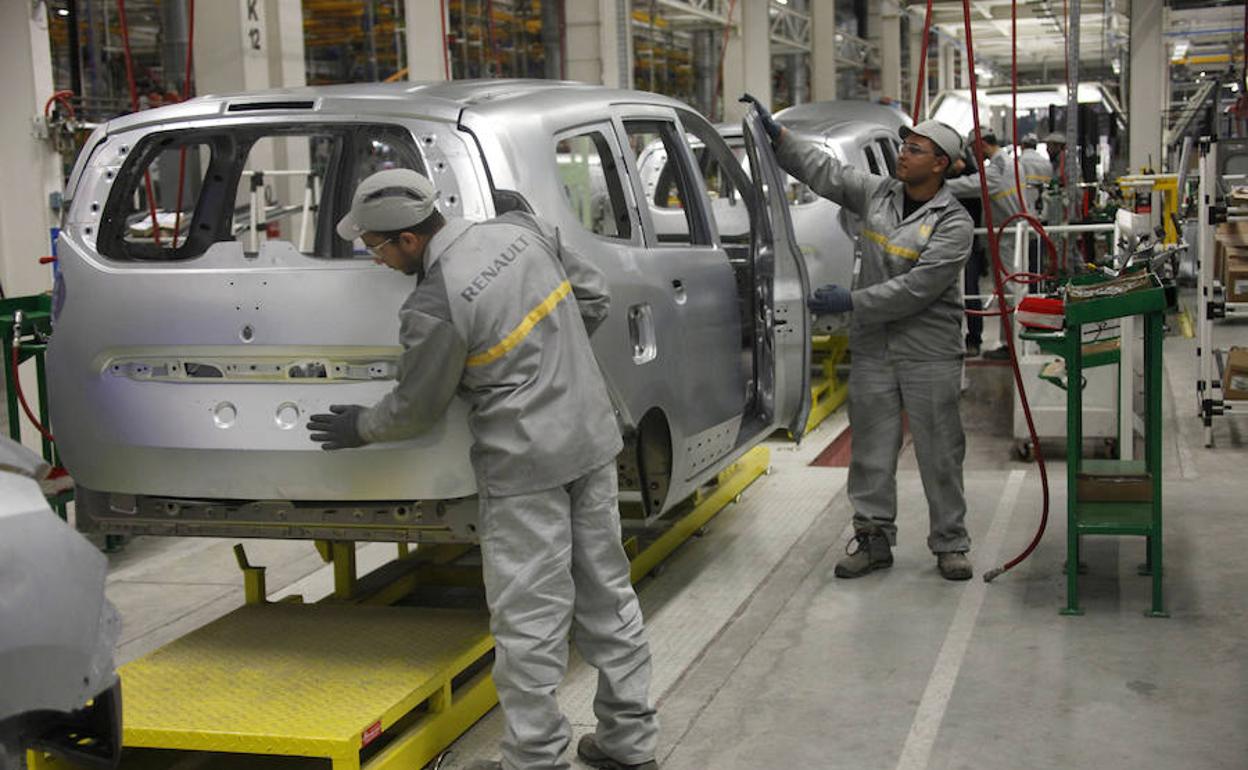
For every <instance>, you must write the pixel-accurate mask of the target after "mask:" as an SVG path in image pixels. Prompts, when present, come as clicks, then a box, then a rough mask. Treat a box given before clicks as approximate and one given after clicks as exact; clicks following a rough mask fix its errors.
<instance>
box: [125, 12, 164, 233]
mask: <svg viewBox="0 0 1248 770" xmlns="http://www.w3.org/2000/svg"><path fill="white" fill-rule="evenodd" d="M117 19H118V21H119V22H120V24H121V44H122V49H123V50H124V51H125V54H126V83H127V84H128V85H129V86H130V109H131V111H133V112H138V111H139V88H138V86H136V85H135V83H134V57H133V56H131V54H130V25H129V23H128V22H127V21H126V0H117ZM143 183H144V184H145V185H146V190H147V206H148V208H149V209H150V210H151V212H152V239H153V240H155V241H156V247H157V248H159V247H160V223H159V222H157V221H156V196H155V195H154V194H153V192H152V172H151V171H150V170H149V171H144V172H143Z"/></svg>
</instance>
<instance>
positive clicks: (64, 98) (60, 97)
mask: <svg viewBox="0 0 1248 770" xmlns="http://www.w3.org/2000/svg"><path fill="white" fill-rule="evenodd" d="M73 95H74V92H73V91H57V92H56V93H54V94H52V95H51V96H50V97H48V100H47V101H46V102H44V103H43V117H44V118H49V117H51V114H50V112H49V111H50V110H51V109H52V103H53V102H60V103H61V104H63V105H64V106H65V112H66V113H68V114H69V119H70V120H73V119H74V103H73V102H71V101H70V99H71V98H73Z"/></svg>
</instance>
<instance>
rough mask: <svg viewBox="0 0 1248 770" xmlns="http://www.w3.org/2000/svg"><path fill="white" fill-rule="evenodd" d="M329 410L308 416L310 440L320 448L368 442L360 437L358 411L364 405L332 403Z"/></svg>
mask: <svg viewBox="0 0 1248 770" xmlns="http://www.w3.org/2000/svg"><path fill="white" fill-rule="evenodd" d="M329 411H330V412H332V414H314V415H312V416H311V417H309V418H308V420H309V422H308V430H310V431H312V440H313V441H315V442H316V443H318V444H320V445H321V449H331V450H332V449H353V448H355V447H360V446H364V445H365V444H367V443H368V442H367V441H365V440H364V439H363V438H361V437H360V428H359V420H360V412H363V411H364V407H362V406H356V405H354V404H352V405H348V406H343V405H340V404H334V405H333V406H331V407H330V408H329Z"/></svg>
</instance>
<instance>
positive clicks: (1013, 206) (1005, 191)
mask: <svg viewBox="0 0 1248 770" xmlns="http://www.w3.org/2000/svg"><path fill="white" fill-rule="evenodd" d="M967 143H968V144H969V145H970V146H971V147H975V146H976V140H975V134H974V132H972V133H971V134H969V135H968V136H967ZM978 148H979V152H981V153H983V156H984V175H985V179H986V181H987V182H988V198H989V201H990V204H991V210H992V227H993V229H994V230H997V229H999V228H1000V227H1001V225H1003V224H1005V223H1006V220H1008V219H1009V218H1010V217H1012V216H1014V215H1015V214H1017V213H1018V212H1019V211H1020V210H1021V206H1020V204H1019V197H1018V191H1019V189H1020V187H1021V186H1020V185H1019V184H1018V183H1017V182H1016V177H1015V175H1014V161H1013V160H1012V159H1009V158H1007V157H1006V154H1005V153H1004V152H1002V150H1001V142H1000V141H998V140H997V135H996V134H994V133H992V132H991V131H986V132H982V133H981V137H980V140H979V142H978ZM971 157H972V158H974V157H975V156H974V155H972V156H971ZM1020 170H1021V169H1020ZM964 171H969V172H970V173H969V174H965V175H963V176H958V177H956V178H954V179H950V180H948V181H947V182H945V189H947V190H948V191H949V192H950V193H952V194H953V195H955V196H957V197H959V198H970V199H977V198H979V197H980V196H981V194H982V193H981V191H980V187H979V168H978V164H972V165H970V166H968V165H967V163H966V161H965V160H963V159H962V158H958V159H957V160H955V161H954V163H953V173H955V174H962V173H963V172H964ZM987 222H988V220H987V218H985V219H984V224H985V225H986V224H987ZM1017 223H1018V222H1017V220H1016V221H1015V223H1014V224H1012V225H1010V226H1009V227H1008V228H1007V229H1006V231H1005V232H1004V233H1002V234H1001V239H1000V240H999V241H998V242H997V249H998V253H999V254H1000V256H1001V261H1002V262H1004V263H1005V265H1006V269H1007V271H1008V272H1011V273H1012V272H1015V270H1014V240H1015V238H1014V225H1016V224H1017ZM981 241H982V243H983V244H984V245H985V248H984V249H983V250H982V251H981V252H978V253H982V254H983V255H984V259H985V260H986V264H983V265H976V264H974V260H972V261H970V262H968V263H967V269H966V293H967V294H979V278H980V276H982V275H986V274H988V270H989V269H991V266H992V255H991V254H990V253H988V250H987V244H988V238H987V236H984V237H983V238H982V239H981ZM967 307H968V308H970V309H972V310H980V309H982V308H983V304H982V303H981V302H980V301H979V300H968V301H967ZM1005 323H1006V321H1005V319H1004V318H1002V320H1001V325H1002V337H1001V344H1000V345H999V346H998V347H997V348H996V349H994V350H989V351H987V352H986V353H984V358H987V359H994V360H1006V359H1008V358H1009V357H1010V349H1009V348H1008V347H1007V346H1006V344H1005V336H1004V325H1005ZM966 325H967V348H968V349H974V348H978V347H980V345H981V344H982V342H983V339H982V335H983V328H984V319H983V318H982V317H980V316H975V315H971V316H968V317H967V322H966Z"/></svg>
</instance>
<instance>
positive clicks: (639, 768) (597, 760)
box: [576, 735, 659, 770]
mask: <svg viewBox="0 0 1248 770" xmlns="http://www.w3.org/2000/svg"><path fill="white" fill-rule="evenodd" d="M576 755H577V756H578V757H580V758H581V761H582V762H584V763H585V764H587V765H589V766H590V767H596V768H598V770H659V763H658V762H655V761H654V760H653V759H651V760H649V761H647V762H642V763H641V764H638V765H626V764H624V763H623V762H621V761H619V760H618V759H612V758H611V757H609V756H607V754H606V752H604V751H603V750H602V749H600V748H598V739H597V738H596V737H594V736H592V735H586V736H584V737H583V738H581V741H580V743H578V744H576Z"/></svg>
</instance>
